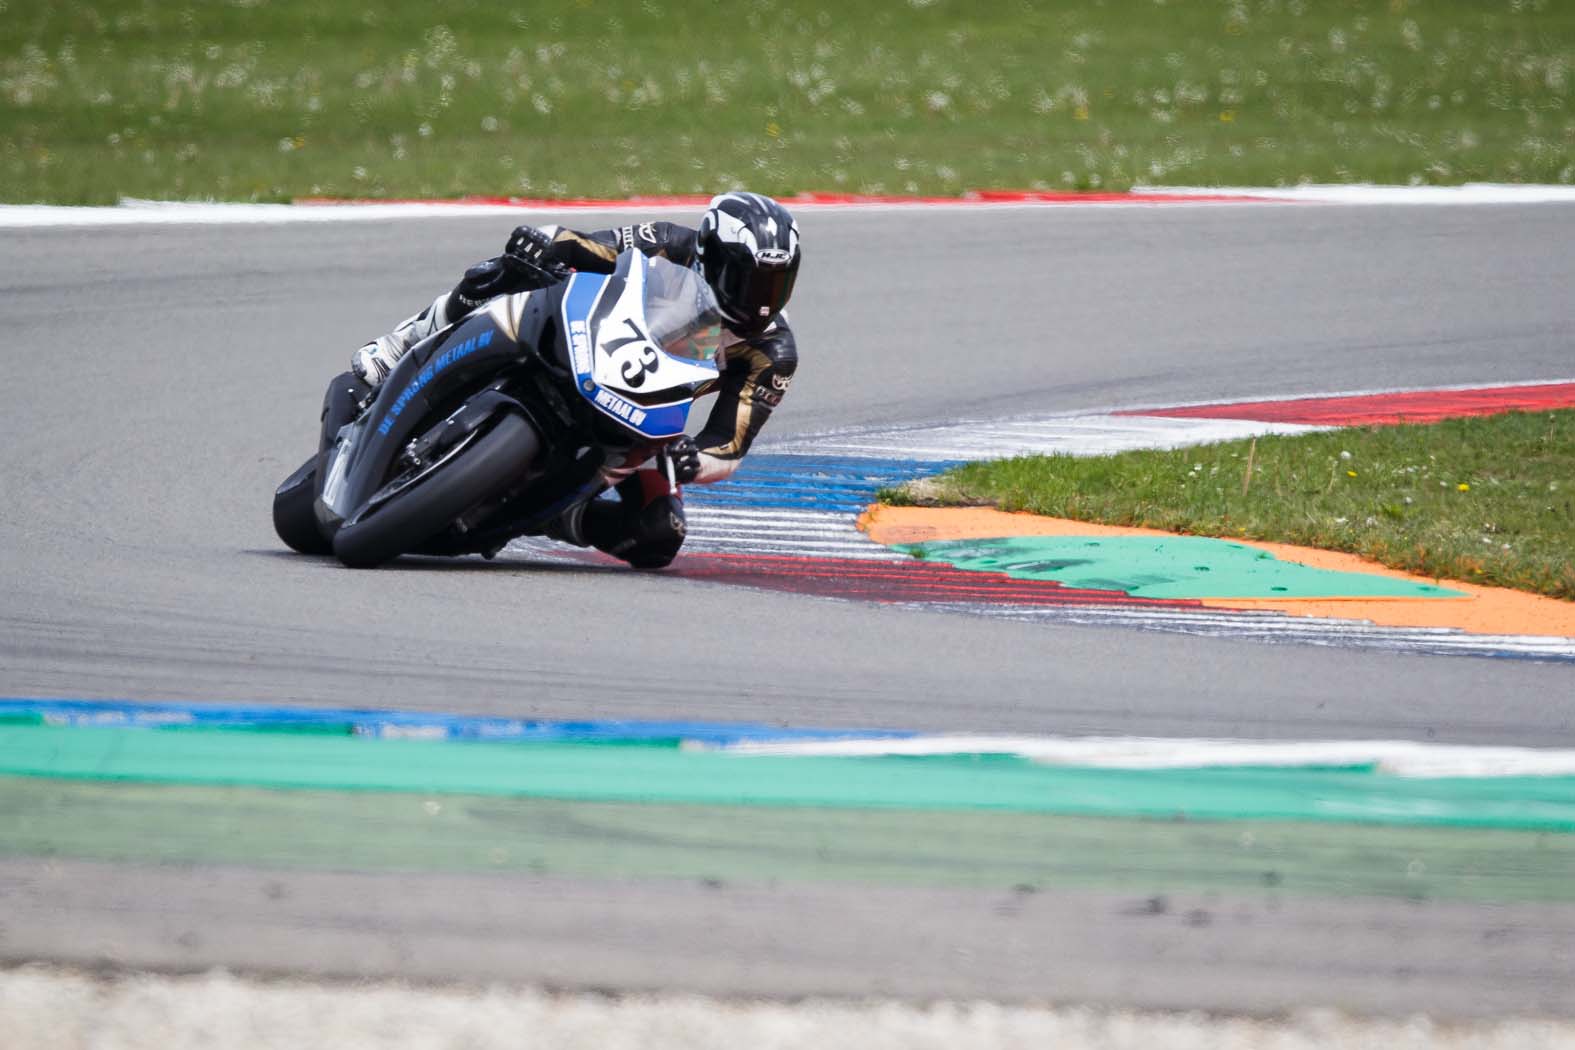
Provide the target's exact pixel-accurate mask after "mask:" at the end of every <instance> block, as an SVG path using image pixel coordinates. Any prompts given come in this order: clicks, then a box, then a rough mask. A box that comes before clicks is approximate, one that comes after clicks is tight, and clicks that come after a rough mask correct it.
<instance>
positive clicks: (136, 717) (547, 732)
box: [0, 697, 917, 744]
mask: <svg viewBox="0 0 1575 1050" xmlns="http://www.w3.org/2000/svg"><path fill="white" fill-rule="evenodd" d="M33 719H40V720H42V721H44V722H45V723H47V724H51V725H73V726H131V727H145V728H150V729H156V728H171V727H179V726H193V727H206V728H214V729H276V730H290V729H297V730H315V731H319V732H330V733H331V732H342V733H344V734H346V735H354V736H372V737H423V738H432V739H440V740H517V741H523V742H530V743H550V742H561V743H582V744H583V743H608V744H615V743H631V744H632V743H651V742H657V741H665V740H673V741H678V740H692V741H696V742H699V743H706V744H732V743H739V742H742V741H748V740H828V739H842V738H848V737H860V738H869V737H876V738H882V739H896V738H905V737H911V736H915V735H917V734H915V733H910V732H899V731H895V730H861V729H790V728H786V727H783V726H772V725H765V724H763V723H755V722H684V721H655V722H641V721H623V720H617V719H611V720H609V719H597V720H587V721H583V722H575V721H546V720H536V719H529V720H522V719H515V718H482V717H471V716H466V715H450V714H437V713H426V712H420V711H395V710H388V709H380V708H358V707H274V706H264V705H251V704H242V705H235V704H226V703H186V702H145V701H140V700H78V699H37V698H27V697H5V698H0V722H5V721H19V720H28V721H31V720H33Z"/></svg>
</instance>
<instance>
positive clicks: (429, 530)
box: [333, 415, 541, 569]
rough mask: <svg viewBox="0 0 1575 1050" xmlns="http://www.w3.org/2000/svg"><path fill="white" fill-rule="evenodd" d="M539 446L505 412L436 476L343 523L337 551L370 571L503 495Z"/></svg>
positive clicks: (335, 545)
mask: <svg viewBox="0 0 1575 1050" xmlns="http://www.w3.org/2000/svg"><path fill="white" fill-rule="evenodd" d="M540 449H541V442H540V440H539V439H538V438H537V437H536V432H535V430H533V429H532V428H531V425H530V424H529V423H527V422H525V420H523V419H521V418H520V417H519V416H516V415H504V416H503V417H502V418H500V419H499V420H498V422H497V424H496V425H495V426H493V428H492V429H491V430H489V431H487V432H486V433H485V434H483V435H482V436H481V437H480V438H478V439H476V442H475V444H473V445H471V446H470V447H469V448H467V449H465V450H464V451H462V452H460V453H459V454H458V455H457V456H455V457H454V459H453V460H452V461H450V462H449V463H447V464H445V465H444V466H443V467H442V469H440V470H438V471H437V472H436V473H434V474H433V475H432V476H431V477H428V478H426V479H425V480H423V481H421V482H420V483H418V484H416V485H415V486H414V487H412V488H410V489H407V490H406V491H404V492H401V493H399V494H398V495H396V496H394V497H393V498H392V499H390V500H389V501H388V502H387V503H384V504H382V505H381V506H379V507H378V508H377V509H375V510H374V511H372V512H371V513H370V514H368V515H367V516H366V517H364V518H354V519H352V520H351V521H349V522H346V523H345V524H344V525H342V526H341V527H340V529H339V531H338V532H337V533H335V534H334V542H333V552H334V555H335V556H336V557H337V558H338V559H339V560H340V561H342V562H344V563H345V564H346V565H348V566H350V567H351V568H352V569H370V568H374V567H376V566H378V565H382V564H383V563H384V562H387V561H392V560H393V559H394V558H397V557H398V556H399V555H401V554H404V553H405V552H407V551H411V550H414V549H415V548H417V547H419V546H421V544H422V543H424V542H426V541H427V540H429V539H431V538H432V537H433V536H436V535H437V534H438V533H440V532H442V531H443V530H444V529H445V528H447V527H448V526H449V525H450V524H451V523H452V522H453V521H454V520H455V519H456V518H458V517H459V516H460V515H461V514H464V513H465V512H466V511H467V510H470V509H471V508H472V507H475V506H476V505H478V504H481V503H484V502H486V501H487V500H489V499H492V498H494V497H495V496H498V495H500V494H502V493H503V492H504V490H506V489H507V488H508V486H509V485H510V484H512V483H513V482H515V481H517V480H518V479H519V477H520V475H521V474H523V473H524V472H525V470H526V469H527V468H528V467H529V466H530V464H531V461H532V460H534V459H535V458H536V454H537V453H538V452H539V451H540Z"/></svg>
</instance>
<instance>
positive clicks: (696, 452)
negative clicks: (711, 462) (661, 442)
mask: <svg viewBox="0 0 1575 1050" xmlns="http://www.w3.org/2000/svg"><path fill="white" fill-rule="evenodd" d="M667 459H668V462H670V463H672V465H673V480H674V481H676V482H678V484H680V485H687V484H689V483H690V482H691V481H693V480H694V479H695V476H696V475H698V474H699V473H700V448H699V446H698V445H696V444H695V439H694V438H692V437H690V436H689V435H688V434H683V435H680V436H679V437H677V438H675V439H673V440H672V441H670V442H668V443H667Z"/></svg>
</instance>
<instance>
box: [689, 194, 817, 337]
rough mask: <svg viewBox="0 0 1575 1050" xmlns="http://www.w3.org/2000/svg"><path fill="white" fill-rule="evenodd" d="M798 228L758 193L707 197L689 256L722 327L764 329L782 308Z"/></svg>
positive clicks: (794, 270)
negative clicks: (702, 278)
mask: <svg viewBox="0 0 1575 1050" xmlns="http://www.w3.org/2000/svg"><path fill="white" fill-rule="evenodd" d="M799 255H800V252H799V247H798V224H797V223H795V222H794V221H793V216H792V215H790V214H788V210H787V209H786V208H784V207H782V205H780V204H778V203H777V202H776V201H774V200H772V199H771V198H770V197H762V196H761V195H760V194H758V193H724V194H722V195H721V196H719V197H713V198H712V199H711V203H710V204H709V205H708V206H707V207H706V212H705V215H704V216H703V217H702V218H701V219H700V230H699V234H698V236H697V238H696V240H695V256H696V259H697V260H698V261H699V263H700V267H701V270H702V271H703V272H704V273H705V280H706V283H707V284H709V285H710V286H711V290H712V291H713V292H715V293H716V302H717V305H718V306H719V307H721V309H722V316H723V317H724V318H725V319H726V320H727V324H728V327H729V328H731V329H733V330H734V331H735V332H738V333H740V334H749V333H751V332H758V331H760V330H762V329H764V328H765V327H766V326H767V325H769V324H771V322H772V321H774V320H776V316H777V314H779V313H781V312H782V308H783V307H784V306H786V305H787V301H788V297H789V296H790V295H792V294H793V281H794V279H795V278H797V277H798V262H799Z"/></svg>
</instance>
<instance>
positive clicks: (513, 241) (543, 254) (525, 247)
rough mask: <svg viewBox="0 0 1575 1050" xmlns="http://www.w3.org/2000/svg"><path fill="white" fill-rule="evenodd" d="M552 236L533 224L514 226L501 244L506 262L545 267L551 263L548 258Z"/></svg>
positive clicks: (526, 266)
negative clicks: (505, 240) (505, 241)
mask: <svg viewBox="0 0 1575 1050" xmlns="http://www.w3.org/2000/svg"><path fill="white" fill-rule="evenodd" d="M551 251H552V238H551V237H550V236H548V235H547V233H546V232H544V231H542V230H538V229H537V228H536V227H534V226H516V227H514V232H513V233H511V234H510V235H509V243H508V244H506V245H504V246H503V258H504V260H505V261H506V263H514V264H516V265H520V266H523V267H525V268H545V267H551V266H552V265H553V263H552V261H551V259H550V257H549V256H550V253H551Z"/></svg>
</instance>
